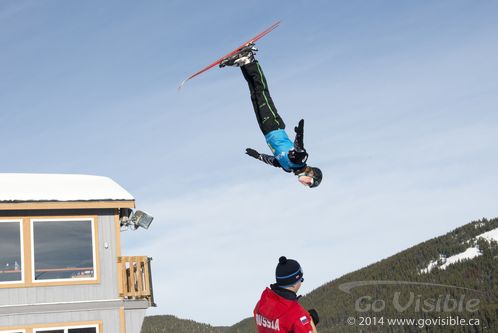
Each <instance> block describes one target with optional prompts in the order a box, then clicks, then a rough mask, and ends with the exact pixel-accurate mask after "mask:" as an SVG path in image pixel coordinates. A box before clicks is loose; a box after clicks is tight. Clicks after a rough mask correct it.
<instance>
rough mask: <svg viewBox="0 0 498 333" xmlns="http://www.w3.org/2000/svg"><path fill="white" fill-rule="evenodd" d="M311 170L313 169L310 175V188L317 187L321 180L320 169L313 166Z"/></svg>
mask: <svg viewBox="0 0 498 333" xmlns="http://www.w3.org/2000/svg"><path fill="white" fill-rule="evenodd" d="M311 170H313V174H312V175H310V176H311V177H312V178H313V184H311V186H310V188H313V187H318V185H320V183H321V182H322V177H323V175H322V170H320V169H318V168H313V167H311Z"/></svg>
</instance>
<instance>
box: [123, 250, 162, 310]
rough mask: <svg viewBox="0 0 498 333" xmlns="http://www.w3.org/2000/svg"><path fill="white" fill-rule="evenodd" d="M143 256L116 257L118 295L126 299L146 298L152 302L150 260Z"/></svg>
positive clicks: (152, 303) (152, 304)
mask: <svg viewBox="0 0 498 333" xmlns="http://www.w3.org/2000/svg"><path fill="white" fill-rule="evenodd" d="M151 260H152V258H149V257H145V256H140V257H137V256H127V257H118V267H119V277H120V278H119V295H120V297H123V298H126V299H146V300H148V301H149V304H150V305H151V306H156V305H155V303H154V294H153V291H152V275H151V269H150V261H151Z"/></svg>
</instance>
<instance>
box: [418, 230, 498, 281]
mask: <svg viewBox="0 0 498 333" xmlns="http://www.w3.org/2000/svg"><path fill="white" fill-rule="evenodd" d="M477 239H484V240H486V241H488V242H490V241H492V240H493V241H495V242H498V228H496V229H493V230H490V231H488V232H485V233H483V234H480V235H478V236H477V237H475V238H473V239H471V240H468V241H466V242H465V243H474V244H475V241H476V240H477ZM481 254H482V253H481V251H480V250H479V248H477V247H469V248H468V249H466V250H465V251H464V252H462V253H458V254H455V255H453V256H451V257H448V258H445V257H444V256H440V257H439V260H440V261H442V263H443V264H442V265H441V266H438V260H431V261H430V262H429V265H427V267H426V268H423V269H421V270H420V273H421V274H427V273H429V272H430V271H432V270H433V269H434V268H435V267H438V268H439V269H446V268H447V267H448V266H449V265H452V264H454V263H457V262H460V261H462V260H470V259H473V258H475V257H478V256H480V255H481Z"/></svg>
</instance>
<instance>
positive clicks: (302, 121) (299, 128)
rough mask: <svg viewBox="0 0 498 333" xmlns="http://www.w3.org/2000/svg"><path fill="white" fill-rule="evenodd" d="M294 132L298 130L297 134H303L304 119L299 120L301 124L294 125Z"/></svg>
mask: <svg viewBox="0 0 498 333" xmlns="http://www.w3.org/2000/svg"><path fill="white" fill-rule="evenodd" d="M294 132H296V134H297V135H303V133H304V119H301V120H299V124H297V126H296V127H294Z"/></svg>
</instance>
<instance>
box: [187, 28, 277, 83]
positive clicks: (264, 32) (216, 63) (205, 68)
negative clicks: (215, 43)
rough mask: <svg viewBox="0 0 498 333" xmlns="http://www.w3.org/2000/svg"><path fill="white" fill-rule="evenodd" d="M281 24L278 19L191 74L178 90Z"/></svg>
mask: <svg viewBox="0 0 498 333" xmlns="http://www.w3.org/2000/svg"><path fill="white" fill-rule="evenodd" d="M279 24H280V21H277V22H275V23H273V24H272V25H271V26H269V27H268V28H266V29H265V30H263V31H262V32H260V33H259V34H257V35H256V36H255V37H253V38H251V39H250V40H248V41H247V42H245V43H244V44H242V45H241V46H239V47H238V48H236V49H235V50H233V51H232V52H230V53H228V54H226V55H224V56H223V57H221V58H219V59H218V60H216V61H215V62H213V63H212V64H210V65H208V66H206V67H204V68H203V69H201V70H200V71H198V72H196V73H194V74H192V75H190V76H189V77H188V78H186V79H185V80H183V81H182V83H181V84H180V86H179V87H178V90H180V89H181V88H182V87H183V85H184V84H185V83H186V82H187V81H189V80H190V79H193V78H194V77H196V76H197V75H199V74H202V73H204V72H205V71H207V70H209V69H211V68H213V67H214V66H216V65H219V64H220V63H221V61H222V60H223V59H225V58H227V57H230V56H232V55H234V54H235V53H237V52H239V51H240V50H241V49H242V48H243V47H245V46H247V45H248V44H251V43H254V42H256V41H257V40H259V39H261V38H262V37H264V36H266V35H268V34H269V33H270V32H272V31H273V30H275V29H276V28H277V27H278V26H279Z"/></svg>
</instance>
